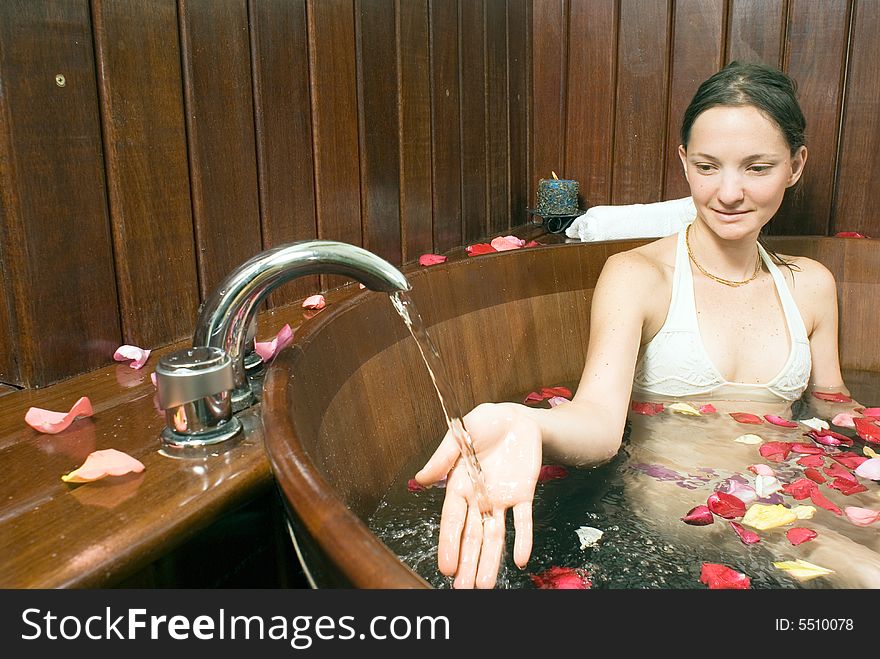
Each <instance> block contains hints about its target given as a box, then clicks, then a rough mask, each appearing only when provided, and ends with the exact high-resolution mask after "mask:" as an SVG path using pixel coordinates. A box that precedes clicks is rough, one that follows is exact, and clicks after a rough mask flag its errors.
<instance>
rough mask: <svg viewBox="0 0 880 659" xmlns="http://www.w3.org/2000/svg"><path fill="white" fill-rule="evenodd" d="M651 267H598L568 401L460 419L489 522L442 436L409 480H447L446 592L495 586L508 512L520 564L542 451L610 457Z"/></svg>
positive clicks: (570, 458)
mask: <svg viewBox="0 0 880 659" xmlns="http://www.w3.org/2000/svg"><path fill="white" fill-rule="evenodd" d="M651 268H652V266H650V265H649V264H648V262H647V260H646V259H645V258H644V257H642V256H640V255H638V254H633V253H629V252H625V253H623V254H618V255H615V256H612V257H611V258H610V259H608V262H607V263H606V264H605V267H604V268H603V270H602V273H601V275H600V277H599V281H598V282H597V284H596V289H595V291H594V294H593V303H592V310H591V319H590V342H589V347H588V349H587V358H586V365H585V367H584V371H583V376H582V378H581V383H580V386H579V388H578V391H577V394H576V395H575V397H574V400H572V401H571V402H569V403H565V404H564V405H559V406H557V407H555V408H552V409H534V408H529V407H526V406H525V405H519V404H516V403H497V404H487V403H484V404H482V405H479V406H477V407H476V408H475V409H474V410H473V411H471V412H470V413H469V414H468V415H467V416H465V418H464V424H465V427H466V428H467V430H468V432H469V434H470V435H471V438H472V440H473V443H474V448H475V450H476V453H477V458H478V460H479V462H480V465H481V468H482V473H483V477H484V480H485V483H486V488H487V490H488V494H489V499H490V502H491V504H492V507H493V514H492V518H491V519H488V520H482V521H481V518H480V514H479V511H478V510H477V506H476V501H475V497H474V492H473V487H472V485H471V483H470V479H469V478H468V476H467V473H466V469H465V466H464V465H463V464H462V463H461V461H460V460H459V456H460V451H459V448H458V445H457V444H456V442H455V440H454V438H452V437H451V435H450V433H448V432H447V434H446V436H445V437H444V438H443V441H442V442H441V444H440V446H439V447H438V448H437V450H436V451H435V452H434V455H432V456H431V458H430V460H428V462H427V464H426V465H425V466H424V467H423V468H422V469H421V470H420V471H419V473H417V474H416V479H417V480H418V481H419V482H421V483H423V484H428V483H433V482H436V481H438V480H440V479H441V478H443V477H444V476H446V475H447V473H448V474H449V480H448V482H447V486H446V498H445V501H444V504H443V512H442V517H441V522H440V539H439V546H438V552H437V561H438V566H439V568H440V571H441V572H442V573H443V574H446V575H450V576H451V575H453V574H454V575H455V587H457V588H461V587H467V588H470V587H473V586H474V585H476V586H478V587H492V586H493V585H494V584H495V579H496V577H497V574H498V568H499V565H500V561H501V554H502V551H503V549H504V519H505V514H506V511H507V509H508V508H512V509H513V518H514V525H515V529H516V539H515V542H514V553H513V557H514V562H515V563H516V564H517V565H518V566H520V567H525V565H526V562H527V561H528V558H529V554H530V553H531V547H532V499H533V497H534V491H535V485H536V483H537V479H538V472H539V471H540V468H541V462H542V449H544V450H546V451H547V453H548V454H549V455H551V456H553V458H554V459H560V460H564V461H565V462H567V463H570V464H577V465H590V464H597V463H599V462H603V461H605V460H608V459H610V458H611V457H613V456H614V455H615V454H616V453H617V450H618V449H619V447H620V442H621V438H622V435H623V428H624V424H625V422H626V411H627V407H628V403H629V396H630V393H631V390H632V377H633V372H634V370H635V363H636V357H637V355H638V350H639V343H640V338H641V336H642V327H643V324H644V318H645V316H646V311H645V310H646V309H647V306H646V305H647V301H648V299H649V295H650V293H651V291H652V290H653V288H654V287H653V286H652V284H653V283H654V281H652V277H651V271H650V269H651ZM450 470H451V471H450Z"/></svg>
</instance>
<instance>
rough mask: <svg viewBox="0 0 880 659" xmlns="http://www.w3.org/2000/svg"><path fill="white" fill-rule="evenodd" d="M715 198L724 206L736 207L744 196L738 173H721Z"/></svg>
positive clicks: (740, 177)
mask: <svg viewBox="0 0 880 659" xmlns="http://www.w3.org/2000/svg"><path fill="white" fill-rule="evenodd" d="M717 196H718V201H719V203H721V204H723V205H724V206H736V205H738V204H739V203H740V202H741V201H742V200H743V197H744V196H745V195H744V192H743V181H742V176H741V175H740V173H739V172H731V171H722V173H721V180H720V181H719V184H718V193H717Z"/></svg>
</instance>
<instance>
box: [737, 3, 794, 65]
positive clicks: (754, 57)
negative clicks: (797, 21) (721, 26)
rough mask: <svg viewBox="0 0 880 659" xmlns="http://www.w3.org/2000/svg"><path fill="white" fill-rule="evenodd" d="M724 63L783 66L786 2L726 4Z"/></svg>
mask: <svg viewBox="0 0 880 659" xmlns="http://www.w3.org/2000/svg"><path fill="white" fill-rule="evenodd" d="M728 1H729V3H730V19H729V25H728V37H727V61H728V62H732V61H734V60H738V61H740V62H750V63H753V64H758V63H762V64H768V65H770V66H776V67H779V66H782V34H783V29H784V27H785V16H786V0H728Z"/></svg>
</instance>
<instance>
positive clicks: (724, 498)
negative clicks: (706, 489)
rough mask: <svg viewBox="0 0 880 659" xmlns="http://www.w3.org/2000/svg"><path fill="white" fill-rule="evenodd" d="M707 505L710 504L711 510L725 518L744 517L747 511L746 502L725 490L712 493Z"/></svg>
mask: <svg viewBox="0 0 880 659" xmlns="http://www.w3.org/2000/svg"><path fill="white" fill-rule="evenodd" d="M706 505H707V506H709V510H711V511H712V512H713V513H715V514H716V515H718V516H719V517H723V518H724V519H733V518H734V517H742V516H743V515H744V514H745V512H746V504H744V503H743V502H742V500H741V499H739V498H737V497H735V496H733V495H732V494H726V493H724V492H713V493H712V494H710V495H709V498H708V499H707V500H706Z"/></svg>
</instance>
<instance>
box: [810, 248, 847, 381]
mask: <svg viewBox="0 0 880 659" xmlns="http://www.w3.org/2000/svg"><path fill="white" fill-rule="evenodd" d="M803 266H804V274H805V275H807V276H806V277H804V278H803V279H804V286H805V290H804V291H803V292H802V294H804V295H805V298H806V300H808V302H807V304H808V305H809V306H808V308H809V309H810V312H811V316H812V319H813V322H812V327H808V328H807V334H808V336H809V338H810V358H811V360H812V362H813V368H812V372H811V373H810V389H815V390H818V391H841V392H843V393H845V394H847V395H848V394H849V391H848V390H847V388H846V385H845V384H844V382H843V376H842V375H841V372H840V354H839V349H838V345H839V343H838V315H837V284H836V283H835V281H834V275H833V274H831V272H830V271H829V270H828V268H826V267H825V266H823V265H822V264H820V263H818V262H816V261H812V260H809V261H808V260H806V259H804V263H803Z"/></svg>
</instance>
